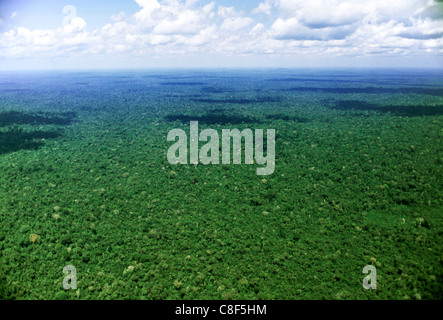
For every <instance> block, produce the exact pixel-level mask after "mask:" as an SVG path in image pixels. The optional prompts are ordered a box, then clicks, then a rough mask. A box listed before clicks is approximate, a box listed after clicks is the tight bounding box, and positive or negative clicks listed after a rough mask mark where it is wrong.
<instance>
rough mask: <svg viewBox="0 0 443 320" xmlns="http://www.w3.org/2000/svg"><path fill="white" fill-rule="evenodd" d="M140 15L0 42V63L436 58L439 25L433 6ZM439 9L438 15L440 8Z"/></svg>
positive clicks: (366, 4)
mask: <svg viewBox="0 0 443 320" xmlns="http://www.w3.org/2000/svg"><path fill="white" fill-rule="evenodd" d="M135 1H136V3H137V4H138V5H139V6H140V9H139V10H138V11H137V12H136V13H135V14H133V15H131V16H128V15H126V14H125V13H124V12H120V13H117V14H115V15H113V16H112V17H111V18H110V23H108V24H106V25H104V26H102V27H99V28H90V27H88V25H87V23H86V21H85V20H84V19H82V18H81V17H76V18H74V19H72V21H71V24H69V25H67V26H65V27H59V28H55V29H46V30H29V29H27V28H24V27H19V26H17V27H14V28H12V29H10V30H7V31H5V32H3V33H1V34H0V57H3V58H16V57H18V58H20V57H51V56H53V57H76V56H78V55H82V56H88V55H92V56H93V55H113V54H125V55H126V57H128V58H130V57H131V56H143V55H150V54H158V55H160V54H164V55H170V56H174V55H183V54H196V55H213V54H215V55H217V54H219V55H220V54H222V55H227V56H235V55H242V54H245V55H268V54H272V55H281V56H288V55H289V56H291V55H294V56H300V55H304V56H307V57H325V56H364V55H377V54H383V55H389V54H391V55H396V54H401V55H407V54H410V55H420V54H424V53H426V54H434V55H438V54H440V55H441V53H442V50H443V40H442V38H443V19H442V17H440V16H438V15H435V9H436V3H435V1H432V0H389V1H386V0H371V1H367V0H310V1H305V0H264V1H263V2H262V3H260V4H259V5H258V6H257V7H256V8H255V9H253V10H251V13H264V14H265V15H263V14H257V15H253V17H251V16H248V14H247V13H245V12H242V11H238V10H237V9H236V8H235V7H224V6H217V5H216V3H215V2H210V3H203V4H202V1H198V0H186V1H185V0H183V1H178V0H163V1H161V0H135ZM440 9H441V8H440Z"/></svg>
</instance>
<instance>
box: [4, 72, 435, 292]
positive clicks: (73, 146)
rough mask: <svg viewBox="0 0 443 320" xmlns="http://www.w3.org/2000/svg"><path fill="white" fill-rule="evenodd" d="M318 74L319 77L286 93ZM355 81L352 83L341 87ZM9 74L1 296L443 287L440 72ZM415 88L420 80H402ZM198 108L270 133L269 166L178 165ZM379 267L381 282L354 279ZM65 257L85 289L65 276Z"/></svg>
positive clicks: (226, 122)
mask: <svg viewBox="0 0 443 320" xmlns="http://www.w3.org/2000/svg"><path fill="white" fill-rule="evenodd" d="M296 78H297V79H298V78H303V79H306V83H304V82H302V81H301V80H291V79H296ZM269 79H286V80H281V81H280V80H279V81H269ZM331 79H333V80H331ZM303 81H304V80H303ZM309 81H315V82H316V85H318V87H319V88H323V89H321V90H305V89H303V90H301V91H291V90H288V89H291V88H290V86H291V82H299V83H298V84H300V86H301V87H303V86H304V87H306V88H309V87H311V85H310V84H309ZM168 82H169V84H165V83H168ZM347 82H355V83H350V85H351V86H352V88H357V89H358V90H357V89H352V88H350V89H349V88H348V89H346V90H348V91H346V90H342V89H340V90H337V89H334V88H336V87H340V88H342V85H345V84H346V83H347ZM0 83H3V84H2V85H1V90H2V89H7V90H9V91H4V90H3V91H2V94H1V95H0V103H1V105H2V107H3V108H4V111H2V112H1V113H0V115H2V116H3V117H0V121H2V123H3V126H2V127H1V128H0V129H1V130H0V146H1V148H3V149H1V150H2V151H1V152H0V153H1V154H0V172H1V173H0V220H1V223H2V228H1V229H0V297H1V298H2V299H51V300H53V299H63V300H64V299H69V300H70V299H442V292H443V263H442V257H443V251H442V250H443V224H442V221H443V220H442V212H443V198H442V194H443V185H442V181H443V143H442V142H443V131H442V127H443V117H442V114H441V112H440V111H439V110H441V107H440V106H442V105H443V100H442V99H443V98H442V97H441V96H440V95H438V94H428V92H429V91H427V90H434V91H432V92H437V91H438V90H440V88H442V85H443V78H442V75H441V74H438V73H435V72H427V73H425V72H421V73H420V74H410V75H408V73H407V72H406V71H402V72H400V71H398V72H394V71H389V72H388V71H384V72H375V71H374V72H368V73H365V72H356V71H353V72H351V71H346V72H345V71H343V72H341V71H340V72H339V71H333V72H332V71H331V72H324V71H322V72H320V71H318V70H317V71H315V70H314V71H297V70H278V71H277V70H274V71H272V70H271V71H266V72H265V71H260V70H255V71H254V70H250V71H220V72H202V71H176V72H172V71H170V72H167V71H165V72H160V71H158V72H151V73H147V72H146V73H145V72H139V73H137V72H134V73H131V72H127V73H126V72H123V73H112V72H111V73H103V74H101V73H87V72H86V73H72V74H71V73H69V74H57V73H54V74H43V75H40V74H37V73H36V74H32V75H29V77H28V76H27V77H18V76H17V77H16V76H13V75H12V76H9V77H6V76H5V77H4V79H1V77H0ZM162 83H163V84H162ZM190 83H193V84H191V85H189V84H190ZM369 84H371V85H372V88H375V89H367V88H369V87H368V86H369ZM292 85H294V84H292ZM394 86H395V87H394ZM406 87H407V88H414V90H415V91H414V92H412V91H411V92H406V93H405V92H400V91H399V89H398V90H397V89H395V88H406ZM325 88H326V89H325ZM328 88H330V89H328ZM359 88H360V89H359ZM379 88H382V89H379ZM15 89H23V90H19V91H15ZM421 89H423V90H421ZM371 90H375V91H377V92H375V91H374V92H371ZM200 96H201V98H202V99H204V100H202V101H195V100H192V99H194V98H196V97H200ZM2 110H3V109H2ZM386 111H389V112H386ZM74 113H75V114H74ZM57 119H58V120H57ZM74 119H75V121H74ZM191 120H194V121H199V126H200V129H202V130H203V129H206V128H213V129H216V130H221V129H233V128H238V129H240V130H243V129H246V128H250V129H265V130H266V129H275V130H276V136H277V138H276V168H275V172H274V173H273V174H272V175H270V176H257V175H256V168H257V167H258V166H257V165H197V166H194V165H171V164H170V163H169V162H168V161H167V158H166V154H167V151H168V148H169V147H170V146H171V144H172V143H170V142H168V141H167V139H166V137H167V134H168V132H169V130H171V129H175V128H182V129H184V130H185V131H187V129H189V121H191ZM62 130H63V131H62ZM219 132H220V131H219ZM43 139H45V140H44V141H43ZM369 264H372V265H374V266H376V267H377V273H378V277H379V278H378V282H377V284H378V289H377V290H365V289H364V288H363V287H362V280H363V278H364V276H365V275H364V274H363V273H362V269H363V267H364V266H366V265H369ZM66 265H74V266H75V267H76V268H77V274H78V289H77V290H64V289H63V287H62V281H63V277H64V276H65V274H63V272H62V270H63V267H64V266H66Z"/></svg>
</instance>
